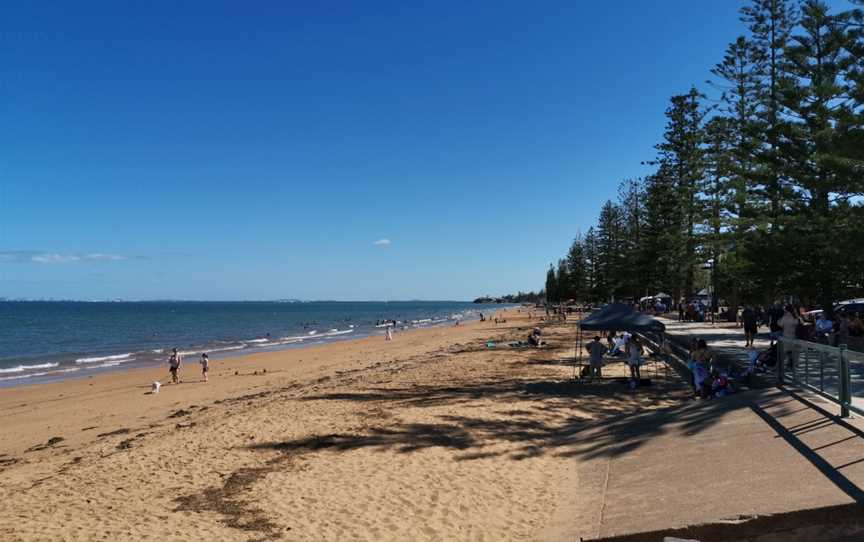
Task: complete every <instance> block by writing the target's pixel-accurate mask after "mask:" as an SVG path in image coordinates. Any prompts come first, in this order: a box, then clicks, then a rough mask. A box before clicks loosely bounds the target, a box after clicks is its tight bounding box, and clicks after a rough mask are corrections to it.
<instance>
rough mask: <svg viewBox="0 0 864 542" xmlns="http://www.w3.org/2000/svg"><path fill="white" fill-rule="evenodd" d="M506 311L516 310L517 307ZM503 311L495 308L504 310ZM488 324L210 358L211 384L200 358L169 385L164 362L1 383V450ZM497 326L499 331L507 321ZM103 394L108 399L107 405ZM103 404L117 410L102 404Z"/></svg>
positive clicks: (352, 363) (321, 371) (323, 373)
mask: <svg viewBox="0 0 864 542" xmlns="http://www.w3.org/2000/svg"><path fill="white" fill-rule="evenodd" d="M509 310H510V311H514V313H515V309H509ZM507 311H508V309H499V311H496V312H501V313H504V314H507ZM481 324H482V326H481ZM486 324H489V320H487V321H485V322H481V321H480V320H479V319H477V320H472V321H469V322H464V323H463V324H461V325H459V326H454V325H450V326H430V327H423V328H416V329H409V330H406V331H400V332H399V333H398V334H396V335H394V339H393V341H385V340H384V335H383V334H381V335H377V334H375V335H368V336H365V337H356V338H355V337H352V338H350V339H344V340H336V341H331V342H328V343H324V344H309V345H304V346H302V347H294V348H283V349H279V350H272V351H263V352H254V353H249V352H247V353H239V354H237V355H233V356H226V357H224V358H220V359H218V360H215V361H214V360H211V364H210V373H209V374H210V382H208V383H204V382H203V381H202V380H201V370H200V365H199V364H198V360H197V359H193V360H189V361H184V363H183V366H182V369H181V383H180V384H170V376H169V373H168V369H167V365H165V364H162V365H159V366H144V367H126V368H122V369H120V370H111V371H99V372H94V373H93V374H90V375H82V376H81V377H70V378H64V379H59V380H54V381H51V382H31V383H27V384H22V385H16V386H9V387H3V388H0V412H3V413H4V414H5V416H4V418H5V420H4V423H5V427H4V432H2V433H0V454H2V453H21V452H22V451H23V450H24V449H25V448H26V447H27V446H35V445H38V444H39V443H40V442H45V441H47V440H49V439H51V438H54V437H56V436H59V435H54V434H53V433H55V432H57V431H58V427H59V425H58V423H57V422H59V420H66V421H64V422H62V425H66V424H68V422H69V419H68V418H70V417H71V418H73V419H74V420H76V422H77V425H79V426H81V429H82V430H83V429H84V428H85V427H87V426H90V425H97V424H101V423H105V421H106V420H109V419H112V418H114V420H112V421H116V422H117V423H125V424H135V423H137V422H136V421H135V416H134V414H135V412H134V410H135V409H134V408H130V407H131V406H132V405H130V404H129V400H130V399H131V400H132V401H133V402H135V401H140V400H142V399H149V400H153V402H154V403H155V404H156V405H160V406H164V405H166V404H169V402H171V401H173V402H171V403H170V404H174V405H176V404H180V402H184V401H188V400H190V399H194V400H196V401H204V402H207V401H208V400H210V399H212V398H213V397H219V396H225V395H226V394H232V393H243V392H249V391H250V390H253V389H257V388H261V387H268V386H275V385H277V384H278V383H279V382H284V381H285V380H286V379H291V380H296V379H299V378H303V377H306V376H309V375H313V374H314V375H315V376H316V377H317V378H330V377H332V376H333V375H334V374H338V373H339V372H340V369H345V370H351V369H355V368H356V365H357V364H358V363H360V364H362V363H363V362H364V361H366V359H365V358H367V357H368V356H369V355H379V356H382V359H383V360H387V359H395V358H397V357H398V356H400V355H402V353H403V352H405V351H406V350H415V349H416V347H417V345H420V346H421V347H422V346H425V345H426V343H427V342H429V341H432V343H433V344H438V345H440V346H442V347H443V346H444V345H449V344H451V343H452V341H453V340H455V339H457V338H459V337H461V336H465V335H469V336H470V335H473V334H474V333H476V332H477V330H478V328H481V327H487V326H486ZM493 325H494V324H493ZM500 329H501V331H504V330H505V329H506V326H505V325H502V326H500ZM154 381H159V382H161V383H162V386H161V390H160V393H159V394H158V395H155V396H154V395H151V394H150V388H151V384H152V382H154ZM107 397H111V398H112V400H110V401H108V403H107V405H106V402H105V399H106V398H107ZM97 405H98V406H97ZM108 405H110V407H112V408H113V409H114V410H113V411H112V408H108V409H107V410H106V409H104V407H105V406H108ZM34 420H35V421H36V423H33V422H34ZM55 420H56V422H55ZM62 438H64V439H67V438H68V437H62ZM14 443H18V444H19V445H18V446H15V445H13V444H14ZM10 445H12V446H11V447H10ZM0 457H2V456H0Z"/></svg>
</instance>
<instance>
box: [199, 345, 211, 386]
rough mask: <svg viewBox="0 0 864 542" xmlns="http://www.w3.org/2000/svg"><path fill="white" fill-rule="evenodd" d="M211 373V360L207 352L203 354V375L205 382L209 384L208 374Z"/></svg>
mask: <svg viewBox="0 0 864 542" xmlns="http://www.w3.org/2000/svg"><path fill="white" fill-rule="evenodd" d="M209 372H210V358H209V357H207V354H206V352H205V353H202V354H201V375H202V376H203V377H204V382H207V373H209Z"/></svg>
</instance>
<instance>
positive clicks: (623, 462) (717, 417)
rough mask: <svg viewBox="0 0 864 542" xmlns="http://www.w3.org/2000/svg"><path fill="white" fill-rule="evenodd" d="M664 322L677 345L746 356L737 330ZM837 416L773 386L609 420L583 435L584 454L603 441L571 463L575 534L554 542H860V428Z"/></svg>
mask: <svg viewBox="0 0 864 542" xmlns="http://www.w3.org/2000/svg"><path fill="white" fill-rule="evenodd" d="M665 323H666V324H667V331H668V332H669V333H670V334H673V335H676V336H678V337H679V338H681V337H682V336H683V337H684V338H686V337H687V336H689V335H694V336H699V337H703V338H705V339H706V340H708V342H709V344H710V345H711V347H712V348H714V349H715V351H716V352H717V354H718V355H719V356H720V357H723V358H727V359H734V360H737V361H745V360H746V355H745V354H744V349H743V344H744V341H743V334H742V333H741V330H740V329H737V328H734V327H729V326H728V325H716V326H712V325H711V324H710V323H708V324H693V323H678V322H669V321H666V322H665ZM767 346H768V341H767V340H764V339H762V340H760V341H759V342H757V348H763V347H767ZM837 411H838V409H837V407H836V406H835V405H834V404H832V403H829V402H827V401H825V400H824V399H822V398H821V397H819V396H818V395H815V394H812V393H809V392H803V391H801V390H795V389H779V388H767V389H761V390H751V391H746V392H742V393H739V394H736V395H733V396H731V397H726V398H722V399H714V400H691V401H683V402H681V403H680V404H679V405H677V406H673V407H669V408H665V409H662V410H644V411H640V410H636V411H634V412H633V413H632V414H631V415H628V416H623V417H621V418H619V419H613V420H610V422H609V423H608V424H606V425H605V426H603V427H599V428H597V429H596V430H595V431H594V434H592V435H585V437H586V438H585V439H584V440H585V446H589V447H594V449H597V448H599V447H598V444H597V443H598V442H601V443H602V442H606V443H607V445H606V446H605V447H603V448H602V450H603V451H602V452H601V453H598V452H594V453H593V454H586V455H585V457H588V458H589V460H588V461H580V462H574V465H573V467H572V470H571V471H570V472H569V474H568V476H569V480H568V481H569V482H570V483H571V484H572V487H576V488H577V491H576V494H575V495H573V496H572V498H571V502H570V503H569V505H568V506H565V507H564V510H565V511H566V514H569V518H568V521H569V525H570V527H569V529H567V531H566V532H567V536H565V537H560V536H559V537H550V538H552V539H558V540H560V539H566V540H580V538H581V539H584V540H599V539H603V540H613V539H614V540H631V541H634V540H658V541H659V540H662V539H663V536H677V537H681V538H685V539H688V538H689V539H696V540H700V541H702V542H705V541H709V540H739V539H746V538H749V537H754V538H755V536H756V535H760V534H764V533H766V532H775V533H778V534H776V535H775V536H776V537H778V538H775V539H776V540H781V539H782V540H833V539H837V538H831V536H838V535H839V534H842V535H843V536H849V534H850V533H855V532H858V533H859V534H860V533H862V532H864V526H857V525H858V523H857V520H856V519H855V518H860V517H861V515H862V512H864V426H862V424H861V423H860V420H857V419H853V420H840V419H838V418H836V417H835V416H836V414H837ZM855 529H862V531H855ZM829 535H830V536H829ZM847 539H849V538H847ZM862 539H864V538H862Z"/></svg>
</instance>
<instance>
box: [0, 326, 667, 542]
mask: <svg viewBox="0 0 864 542" xmlns="http://www.w3.org/2000/svg"><path fill="white" fill-rule="evenodd" d="M508 320H509V321H508V323H507V324H504V325H499V326H496V325H495V324H493V323H490V322H473V323H469V324H466V325H463V326H459V327H446V328H433V329H427V330H417V331H411V332H405V333H400V334H397V335H396V337H395V340H394V341H392V342H385V341H384V340H383V338H382V337H370V338H365V339H358V340H352V341H344V342H339V343H334V344H329V345H325V346H318V347H310V348H305V349H299V350H287V351H281V352H273V353H266V354H257V355H251V356H244V357H238V358H232V359H228V360H223V361H218V362H214V363H212V369H211V378H210V382H209V383H207V384H205V383H202V382H199V372H198V371H197V368H198V367H197V364H193V363H187V364H186V365H185V367H184V368H185V374H184V383H183V384H180V385H174V386H172V385H166V386H163V387H162V391H161V393H160V394H158V395H150V394H148V393H147V392H148V391H149V384H150V382H152V381H153V380H156V379H159V380H162V381H163V382H164V381H167V378H166V375H165V371H164V370H161V369H158V370H157V369H142V370H134V371H128V372H125V373H115V374H105V375H99V376H94V377H92V378H89V379H84V380H70V381H66V382H62V383H54V384H45V385H40V386H31V387H22V388H17V389H6V390H0V412H2V419H3V431H2V433H0V540H4V541H17V540H267V539H284V540H376V541H377V540H495V541H498V540H537V539H550V540H557V539H565V538H570V537H571V536H572V534H573V533H574V532H575V531H574V525H573V523H574V521H577V520H578V518H579V515H580V513H584V512H583V511H581V509H580V502H579V499H581V498H583V497H584V493H585V491H586V490H587V489H590V486H589V485H587V484H588V483H593V482H592V481H590V480H587V481H585V483H583V487H582V488H581V491H577V489H579V485H580V480H579V479H578V476H577V473H578V472H579V465H580V464H582V465H584V464H588V462H590V461H591V459H592V457H593V455H592V454H594V455H596V453H597V450H598V446H614V441H610V440H608V439H605V440H604V438H602V437H600V438H598V439H592V438H591V437H590V430H591V429H592V428H595V429H596V428H597V427H599V426H602V424H603V420H604V419H607V418H611V417H614V416H620V415H621V414H622V413H624V414H625V415H626V413H627V412H629V411H633V410H634V409H644V408H655V407H658V406H663V405H664V404H666V402H667V401H671V400H673V399H672V398H670V397H669V396H668V394H667V393H666V391H668V390H664V389H663V388H662V386H661V387H659V388H658V389H656V390H653V391H650V392H649V391H646V392H644V393H643V392H640V393H638V394H635V395H634V394H630V393H628V392H627V391H626V389H625V388H624V386H621V385H614V384H612V383H609V382H607V383H606V384H605V385H593V386H592V385H585V384H582V385H576V384H573V383H572V382H571V381H570V380H569V379H570V377H571V376H572V374H573V369H572V366H571V365H570V363H571V360H572V356H573V338H574V336H575V331H574V326H573V324H572V323H571V324H566V325H560V324H558V325H554V326H553V325H550V326H546V327H545V328H544V338H546V339H547V340H548V341H549V346H548V347H547V348H543V349H511V348H509V347H507V346H506V343H507V342H509V341H512V340H518V339H524V338H525V337H526V336H527V332H528V331H527V330H528V329H529V327H530V326H532V325H534V324H536V320H535V321H530V322H529V321H528V320H527V318H526V317H525V314H524V313H522V314H517V313H516V312H515V311H510V314H509V315H508ZM490 339H491V340H494V341H495V342H496V345H497V346H496V348H494V349H489V348H487V347H486V344H485V343H486V341H487V340H490ZM265 370H266V372H265ZM615 371H618V372H619V373H621V374H623V367H620V366H618V367H615V366H613V367H611V368H609V369H607V374H608V373H610V372H615ZM670 382H671V381H670ZM673 387H674V386H673ZM661 397H662V399H661ZM57 439H62V440H57ZM586 488H587V489H586Z"/></svg>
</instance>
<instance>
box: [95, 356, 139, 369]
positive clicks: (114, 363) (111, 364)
mask: <svg viewBox="0 0 864 542" xmlns="http://www.w3.org/2000/svg"><path fill="white" fill-rule="evenodd" d="M134 360H135V358H132V359H131V360H129V359H127V360H123V361H106V362H105V363H100V364H99V365H88V366H87V367H85V368H86V369H104V368H106V367H117V366H118V365H120V364H121V363H123V362H126V361H134Z"/></svg>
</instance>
